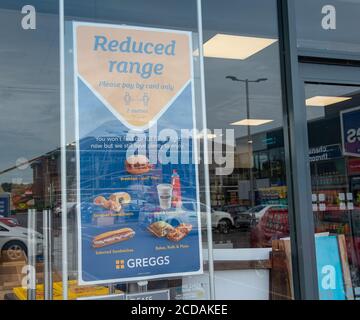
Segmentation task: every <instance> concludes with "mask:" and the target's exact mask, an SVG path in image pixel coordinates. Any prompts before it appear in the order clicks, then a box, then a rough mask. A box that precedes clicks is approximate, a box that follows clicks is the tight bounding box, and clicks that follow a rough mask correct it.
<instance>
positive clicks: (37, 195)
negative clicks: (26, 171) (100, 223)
mask: <svg viewBox="0 0 360 320" xmlns="http://www.w3.org/2000/svg"><path fill="white" fill-rule="evenodd" d="M60 155H61V153H60V149H56V150H54V151H51V152H49V153H47V154H45V155H43V156H40V157H38V158H36V160H34V161H32V162H31V168H32V170H33V193H34V202H35V207H36V208H53V207H55V206H58V205H59V204H60V203H61V183H60V182H61V176H60V173H61V163H60ZM75 164H76V162H75V155H74V148H73V146H72V145H69V146H68V148H67V183H68V188H67V189H68V201H69V202H75V201H76V200H75V199H76V180H75V178H76V175H75Z"/></svg>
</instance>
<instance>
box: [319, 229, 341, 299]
mask: <svg viewBox="0 0 360 320" xmlns="http://www.w3.org/2000/svg"><path fill="white" fill-rule="evenodd" d="M315 245H316V262H317V274H318V285H319V295H320V300H345V299H346V293H345V288H344V280H343V271H342V265H341V259H340V253H339V245H338V240H337V237H336V236H326V237H325V236H324V237H316V238H315Z"/></svg>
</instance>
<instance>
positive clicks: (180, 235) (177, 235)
mask: <svg viewBox="0 0 360 320" xmlns="http://www.w3.org/2000/svg"><path fill="white" fill-rule="evenodd" d="M186 236H187V233H184V232H181V231H180V230H179V229H177V228H175V229H174V230H172V231H170V232H169V233H168V234H167V236H166V237H167V238H168V239H169V240H170V241H175V242H177V241H180V240H182V239H184V238H185V237H186Z"/></svg>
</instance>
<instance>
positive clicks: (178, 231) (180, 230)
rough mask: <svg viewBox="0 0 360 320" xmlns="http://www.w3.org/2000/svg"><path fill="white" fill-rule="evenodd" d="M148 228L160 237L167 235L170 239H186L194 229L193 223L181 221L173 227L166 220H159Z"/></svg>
mask: <svg viewBox="0 0 360 320" xmlns="http://www.w3.org/2000/svg"><path fill="white" fill-rule="evenodd" d="M148 230H149V231H150V232H151V233H152V234H153V235H155V236H156V237H158V238H163V237H166V238H167V239H168V240H170V241H175V242H177V241H180V240H182V239H184V238H185V237H186V236H187V235H188V234H189V233H190V231H191V230H192V225H191V224H188V223H181V224H179V225H178V226H177V227H175V228H174V227H173V226H172V225H170V224H168V223H167V222H165V221H157V222H154V223H152V224H151V225H149V226H148Z"/></svg>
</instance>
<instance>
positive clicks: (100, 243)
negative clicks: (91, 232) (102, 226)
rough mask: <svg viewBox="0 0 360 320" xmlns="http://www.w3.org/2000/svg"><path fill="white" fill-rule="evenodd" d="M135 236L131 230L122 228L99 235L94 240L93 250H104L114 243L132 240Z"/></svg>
mask: <svg viewBox="0 0 360 320" xmlns="http://www.w3.org/2000/svg"><path fill="white" fill-rule="evenodd" d="M134 236H135V231H134V230H133V229H131V228H122V229H119V230H114V231H108V232H105V233H102V234H99V235H97V236H96V237H94V238H93V241H92V246H93V248H102V247H105V246H109V245H112V244H114V243H118V242H122V241H126V240H129V239H131V238H132V237H134Z"/></svg>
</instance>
